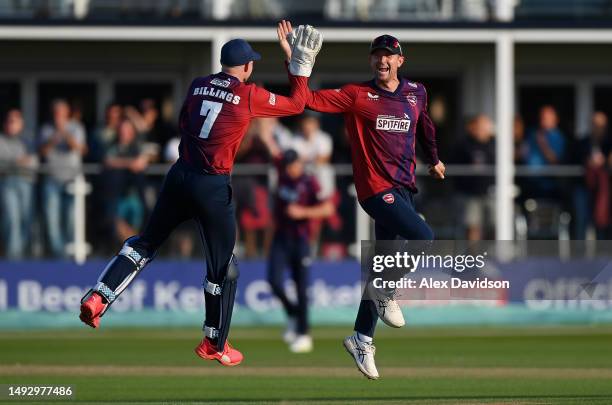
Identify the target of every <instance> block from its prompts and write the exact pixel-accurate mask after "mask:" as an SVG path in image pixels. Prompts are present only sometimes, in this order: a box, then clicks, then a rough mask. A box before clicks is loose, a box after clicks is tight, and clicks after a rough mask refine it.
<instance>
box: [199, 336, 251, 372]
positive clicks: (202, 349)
mask: <svg viewBox="0 0 612 405" xmlns="http://www.w3.org/2000/svg"><path fill="white" fill-rule="evenodd" d="M195 352H196V354H197V355H198V356H200V357H201V358H203V359H205V360H217V361H218V362H219V363H221V364H223V365H224V366H229V367H232V366H237V365H238V364H240V363H242V359H243V358H244V356H242V353H240V352H239V351H238V350H236V349H234V348H233V347H232V345H230V344H229V343H227V342H225V347H224V348H223V351H222V352H220V351H217V347H216V346H215V345H214V344H212V343H211V342H210V340H208V339H207V338H204V339H202V342H200V344H199V345H198V347H196V348H195Z"/></svg>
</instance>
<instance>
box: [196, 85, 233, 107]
mask: <svg viewBox="0 0 612 405" xmlns="http://www.w3.org/2000/svg"><path fill="white" fill-rule="evenodd" d="M193 95H194V96H209V97H214V98H219V99H221V100H225V101H227V102H228V103H232V104H236V105H238V104H239V103H240V96H236V95H234V93H232V92H231V91H227V90H221V89H213V88H211V87H195V88H194V89H193Z"/></svg>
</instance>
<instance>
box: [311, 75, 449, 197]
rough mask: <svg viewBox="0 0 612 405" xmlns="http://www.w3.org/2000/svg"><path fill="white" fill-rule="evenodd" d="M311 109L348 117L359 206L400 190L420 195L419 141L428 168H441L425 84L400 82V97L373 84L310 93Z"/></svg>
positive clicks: (346, 125) (346, 86) (346, 121)
mask: <svg viewBox="0 0 612 405" xmlns="http://www.w3.org/2000/svg"><path fill="white" fill-rule="evenodd" d="M306 107H307V108H309V109H312V110H315V111H320V112H327V113H344V125H345V127H346V129H347V132H348V134H349V137H350V143H351V155H352V161H353V178H354V181H355V187H356V189H357V198H358V199H359V201H363V200H365V199H366V198H368V197H371V196H373V195H374V194H377V193H380V192H382V191H386V190H389V189H391V188H396V187H406V188H408V189H410V190H412V191H416V184H415V174H414V171H415V167H416V155H415V141H416V139H417V138H418V140H419V143H420V145H421V147H422V148H423V150H424V152H425V155H426V159H427V163H429V164H432V165H435V164H437V163H438V152H437V147H436V137H435V128H434V125H433V123H432V122H431V119H430V118H429V115H428V114H427V91H426V90H425V86H423V85H422V84H421V83H415V82H411V81H408V80H406V79H402V78H400V84H399V86H398V87H397V90H396V91H395V92H389V91H386V90H383V89H381V88H379V87H378V86H377V85H376V83H375V81H374V80H371V81H368V82H365V83H352V84H347V85H345V86H343V87H342V88H339V89H333V90H319V91H310V92H309V97H308V100H307V102H306Z"/></svg>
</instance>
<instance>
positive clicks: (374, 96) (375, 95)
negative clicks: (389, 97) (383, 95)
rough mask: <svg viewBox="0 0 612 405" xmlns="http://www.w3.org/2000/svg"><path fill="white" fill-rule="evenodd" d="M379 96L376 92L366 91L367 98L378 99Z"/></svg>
mask: <svg viewBox="0 0 612 405" xmlns="http://www.w3.org/2000/svg"><path fill="white" fill-rule="evenodd" d="M379 98H380V96H379V95H378V94H372V93H370V92H369V91H368V100H378V99H379Z"/></svg>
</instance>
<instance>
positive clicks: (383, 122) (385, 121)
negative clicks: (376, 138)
mask: <svg viewBox="0 0 612 405" xmlns="http://www.w3.org/2000/svg"><path fill="white" fill-rule="evenodd" d="M376 129H380V130H382V131H391V132H408V130H409V129H410V120H409V119H401V118H396V117H394V116H393V115H379V116H378V117H376Z"/></svg>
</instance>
